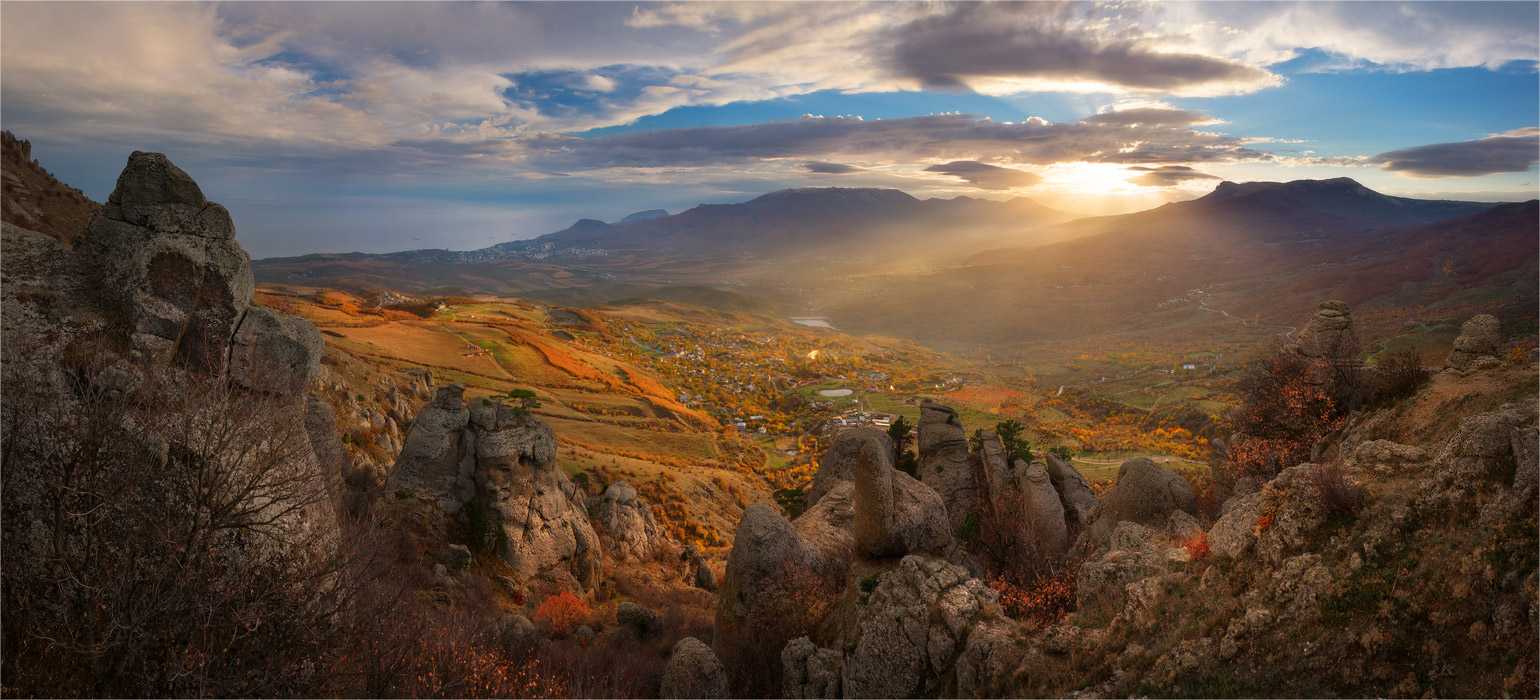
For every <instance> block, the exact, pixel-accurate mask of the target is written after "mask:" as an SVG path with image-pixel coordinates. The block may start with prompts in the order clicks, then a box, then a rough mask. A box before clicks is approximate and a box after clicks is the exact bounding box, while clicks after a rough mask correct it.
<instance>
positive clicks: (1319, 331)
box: [1293, 301, 1358, 358]
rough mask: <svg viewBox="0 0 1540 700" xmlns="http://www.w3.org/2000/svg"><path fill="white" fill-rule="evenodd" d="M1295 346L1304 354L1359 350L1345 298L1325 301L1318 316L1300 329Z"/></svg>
mask: <svg viewBox="0 0 1540 700" xmlns="http://www.w3.org/2000/svg"><path fill="white" fill-rule="evenodd" d="M1298 337H1299V339H1298V340H1297V341H1295V342H1294V344H1293V350H1294V351H1295V352H1297V353H1299V354H1300V355H1303V356H1305V357H1312V358H1315V357H1328V356H1335V355H1341V354H1343V353H1349V352H1350V353H1352V354H1357V349H1358V341H1357V338H1356V336H1355V335H1354V333H1353V314H1352V311H1351V310H1350V309H1349V308H1348V305H1347V304H1346V303H1345V302H1341V301H1323V302H1321V305H1320V306H1319V307H1317V308H1316V311H1315V316H1314V317H1312V318H1311V319H1310V322H1309V323H1308V324H1306V325H1305V328H1304V330H1302V331H1300V332H1299V336H1298Z"/></svg>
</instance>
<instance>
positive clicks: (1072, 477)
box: [1043, 452, 1096, 531]
mask: <svg viewBox="0 0 1540 700" xmlns="http://www.w3.org/2000/svg"><path fill="white" fill-rule="evenodd" d="M1043 466H1044V468H1045V469H1047V470H1048V478H1049V479H1052V480H1053V487H1054V489H1056V490H1057V491H1058V492H1059V497H1060V499H1062V500H1063V501H1064V516H1065V519H1066V521H1070V522H1073V523H1075V524H1076V525H1077V530H1081V531H1083V530H1085V528H1086V527H1088V526H1090V524H1091V511H1093V510H1096V493H1095V492H1093V491H1091V484H1090V483H1089V482H1087V481H1086V480H1085V477H1084V476H1082V475H1081V474H1080V471H1079V470H1077V469H1075V467H1074V465H1072V464H1070V463H1069V462H1068V461H1065V460H1063V459H1061V458H1059V456H1058V455H1056V454H1054V453H1052V452H1049V453H1048V454H1046V455H1043Z"/></svg>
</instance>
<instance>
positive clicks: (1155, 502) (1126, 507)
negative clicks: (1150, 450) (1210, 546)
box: [1086, 457, 1197, 548]
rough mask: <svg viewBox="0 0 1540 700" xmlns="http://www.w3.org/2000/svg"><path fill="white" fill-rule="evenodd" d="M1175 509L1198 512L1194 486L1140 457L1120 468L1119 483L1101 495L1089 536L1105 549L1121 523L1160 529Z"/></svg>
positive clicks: (1093, 514) (1093, 541) (1092, 515)
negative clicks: (1126, 522)
mask: <svg viewBox="0 0 1540 700" xmlns="http://www.w3.org/2000/svg"><path fill="white" fill-rule="evenodd" d="M1173 510H1182V511H1186V512H1187V513H1188V514H1189V515H1195V514H1196V513H1197V499H1196V497H1195V496H1194V494H1193V490H1192V485H1191V484H1188V483H1187V480H1186V479H1183V478H1182V477H1180V476H1178V475H1177V474H1176V473H1175V472H1173V471H1171V470H1169V469H1165V468H1163V467H1161V466H1159V465H1157V464H1155V463H1154V462H1152V461H1150V460H1149V458H1146V457H1137V458H1134V459H1130V460H1128V461H1126V462H1124V463H1123V466H1121V467H1119V468H1118V478H1117V481H1116V482H1114V483H1113V485H1112V488H1110V489H1107V492H1106V493H1104V494H1102V498H1101V501H1100V502H1099V503H1098V504H1097V505H1096V509H1095V511H1093V512H1092V514H1091V525H1090V527H1089V529H1087V530H1086V534H1087V535H1088V536H1089V538H1090V540H1091V542H1092V543H1094V544H1095V545H1096V546H1097V547H1101V548H1105V547H1106V546H1107V544H1108V541H1109V539H1110V538H1111V536H1112V532H1113V530H1114V529H1115V528H1117V525H1118V523H1120V522H1124V521H1129V522H1135V523H1139V524H1140V525H1144V526H1146V527H1152V528H1157V529H1160V528H1164V527H1165V526H1166V523H1167V521H1168V520H1169V519H1170V516H1171V511H1173Z"/></svg>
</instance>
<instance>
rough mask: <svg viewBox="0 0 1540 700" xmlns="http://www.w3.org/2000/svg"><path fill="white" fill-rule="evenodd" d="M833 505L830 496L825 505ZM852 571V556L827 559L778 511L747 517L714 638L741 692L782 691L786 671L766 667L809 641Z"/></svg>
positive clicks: (752, 511)
mask: <svg viewBox="0 0 1540 700" xmlns="http://www.w3.org/2000/svg"><path fill="white" fill-rule="evenodd" d="M837 492H838V490H836V493H837ZM829 500H831V499H830V497H829V496H825V497H824V498H823V499H821V500H820V504H819V505H820V506H822V505H824V503H823V501H829ZM816 508H817V506H815V509H816ZM810 513H811V511H810ZM804 517H806V516H805V515H804ZM849 567H850V559H849V550H848V549H846V550H844V553H843V554H841V553H838V552H827V553H826V552H825V551H823V550H821V549H819V547H818V546H816V545H815V544H814V543H812V542H809V541H808V540H806V539H804V538H803V537H802V535H800V534H799V533H798V531H797V528H796V527H795V526H793V525H792V524H791V523H790V522H789V521H787V520H786V519H785V518H783V517H781V514H780V512H778V511H777V510H776V509H775V508H772V507H770V506H767V505H764V504H762V503H754V504H750V505H749V507H747V508H745V509H744V510H743V517H742V519H740V520H739V521H738V529H737V531H736V533H735V534H734V535H733V548H732V551H731V552H730V553H729V554H728V556H727V570H726V572H725V573H724V574H723V576H722V581H721V591H720V593H719V595H718V598H717V614H716V626H715V630H714V632H713V635H712V647H713V648H714V649H715V651H716V653H717V656H718V657H719V658H721V659H722V660H723V661H725V662H726V664H727V667H728V669H729V670H730V671H731V673H732V677H733V687H734V688H735V689H748V690H749V691H752V692H754V693H758V694H771V693H775V692H778V690H779V689H780V688H781V680H780V677H779V676H780V668H779V666H774V667H768V668H767V667H765V666H764V661H765V659H766V658H777V657H779V656H780V653H781V649H782V647H784V646H785V644H786V642H787V641H789V640H791V639H794V638H796V637H800V636H803V635H806V634H808V633H809V632H810V631H811V627H812V626H813V625H814V624H816V623H817V622H818V621H819V620H821V619H822V618H823V613H824V612H825V610H826V609H827V607H828V606H829V605H832V604H833V602H834V601H835V600H837V599H838V598H839V596H840V591H841V588H842V586H843V584H844V581H845V572H846V571H847V570H848V569H849Z"/></svg>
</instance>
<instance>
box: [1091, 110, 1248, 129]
mask: <svg viewBox="0 0 1540 700" xmlns="http://www.w3.org/2000/svg"><path fill="white" fill-rule="evenodd" d="M1080 123H1082V124H1106V125H1111V126H1208V125H1210V124H1220V123H1223V122H1222V121H1221V120H1219V119H1215V118H1214V117H1211V116H1209V115H1207V114H1204V113H1202V112H1189V111H1187V110H1185V109H1171V108H1169V107H1137V108H1133V109H1119V110H1113V111H1110V112H1102V113H1101V114H1093V115H1091V116H1089V117H1085V118H1083V119H1081V120H1080Z"/></svg>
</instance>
